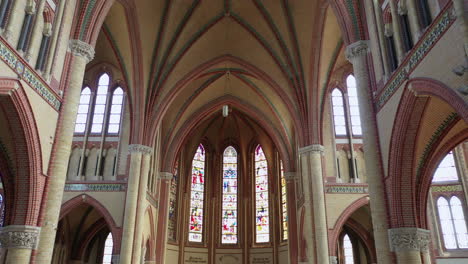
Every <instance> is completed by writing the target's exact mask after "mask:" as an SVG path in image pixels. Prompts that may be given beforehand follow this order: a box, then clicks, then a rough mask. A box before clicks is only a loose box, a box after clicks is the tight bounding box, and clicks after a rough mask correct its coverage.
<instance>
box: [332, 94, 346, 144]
mask: <svg viewBox="0 0 468 264" xmlns="http://www.w3.org/2000/svg"><path fill="white" fill-rule="evenodd" d="M332 105H333V124H334V126H335V135H337V136H346V135H347V133H346V118H345V110H344V101H343V94H342V93H341V91H340V90H338V88H335V89H334V90H333V92H332Z"/></svg>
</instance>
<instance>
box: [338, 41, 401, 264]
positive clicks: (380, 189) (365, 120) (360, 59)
mask: <svg viewBox="0 0 468 264" xmlns="http://www.w3.org/2000/svg"><path fill="white" fill-rule="evenodd" d="M368 52H369V48H368V43H367V41H362V40H361V41H357V42H355V43H353V44H351V45H349V46H348V47H347V48H346V57H347V59H348V60H349V61H350V62H351V63H352V64H353V68H354V76H355V77H356V85H357V94H358V100H359V112H360V113H361V126H362V136H363V147H364V160H365V162H366V175H367V181H368V183H369V197H370V201H371V203H370V207H371V214H372V224H373V228H374V239H375V248H376V252H377V260H378V261H377V262H378V263H379V264H386V263H391V262H392V260H391V255H390V251H389V249H390V247H389V244H388V234H387V229H388V223H387V221H388V218H387V210H386V203H385V193H384V186H383V175H382V170H381V169H380V168H381V164H380V162H381V160H380V151H379V145H378V144H379V143H378V141H377V139H378V131H377V124H376V121H375V114H374V108H373V104H372V102H373V99H372V96H371V91H370V87H369V72H368V69H367V63H366V60H367V53H368Z"/></svg>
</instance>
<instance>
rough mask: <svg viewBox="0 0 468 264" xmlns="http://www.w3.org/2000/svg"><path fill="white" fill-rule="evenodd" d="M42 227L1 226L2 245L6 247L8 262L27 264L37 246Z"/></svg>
mask: <svg viewBox="0 0 468 264" xmlns="http://www.w3.org/2000/svg"><path fill="white" fill-rule="evenodd" d="M39 232H40V228H39V227H36V226H24V225H10V226H5V227H2V228H0V247H1V248H4V249H6V251H7V253H6V255H7V257H6V263H15V264H23V263H24V264H27V263H29V260H30V258H31V251H32V250H34V249H36V248H37V242H38V240H39Z"/></svg>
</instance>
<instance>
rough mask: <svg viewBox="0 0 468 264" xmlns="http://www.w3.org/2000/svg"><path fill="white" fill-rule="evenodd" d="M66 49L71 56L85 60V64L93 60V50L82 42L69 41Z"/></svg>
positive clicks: (77, 40) (76, 40)
mask: <svg viewBox="0 0 468 264" xmlns="http://www.w3.org/2000/svg"><path fill="white" fill-rule="evenodd" d="M68 47H69V48H70V51H71V53H72V54H73V55H75V56H80V57H83V58H85V59H86V62H90V61H92V60H93V58H94V48H93V47H92V46H91V45H89V44H88V43H86V42H84V41H81V40H79V39H70V40H69V41H68Z"/></svg>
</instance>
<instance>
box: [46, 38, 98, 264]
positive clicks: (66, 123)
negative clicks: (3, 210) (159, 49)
mask: <svg viewBox="0 0 468 264" xmlns="http://www.w3.org/2000/svg"><path fill="white" fill-rule="evenodd" d="M69 47H70V50H71V53H72V55H73V56H72V58H71V62H70V73H71V74H70V78H69V80H70V81H69V83H68V86H67V89H66V90H65V98H64V102H63V104H62V106H61V113H60V120H59V124H58V125H57V130H58V131H57V137H56V138H55V146H54V147H55V148H54V149H55V153H54V154H55V155H54V158H53V159H52V161H51V162H50V165H49V174H50V175H49V179H48V182H47V189H48V192H47V197H46V198H45V205H44V206H45V210H44V221H43V226H42V232H41V237H40V241H39V250H38V256H37V262H38V263H50V261H51V258H52V252H53V249H54V241H55V233H56V231H57V223H58V219H59V214H60V207H61V205H62V197H63V188H64V186H65V180H66V177H67V168H68V160H69V158H70V152H71V145H72V141H73V133H74V129H75V121H76V114H77V112H78V105H79V101H80V93H81V88H82V83H83V76H84V72H85V67H86V64H87V63H88V62H89V61H90V60H91V59H92V58H93V56H94V49H93V48H92V47H91V46H90V45H89V44H87V43H85V42H82V41H80V40H70V44H69Z"/></svg>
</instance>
